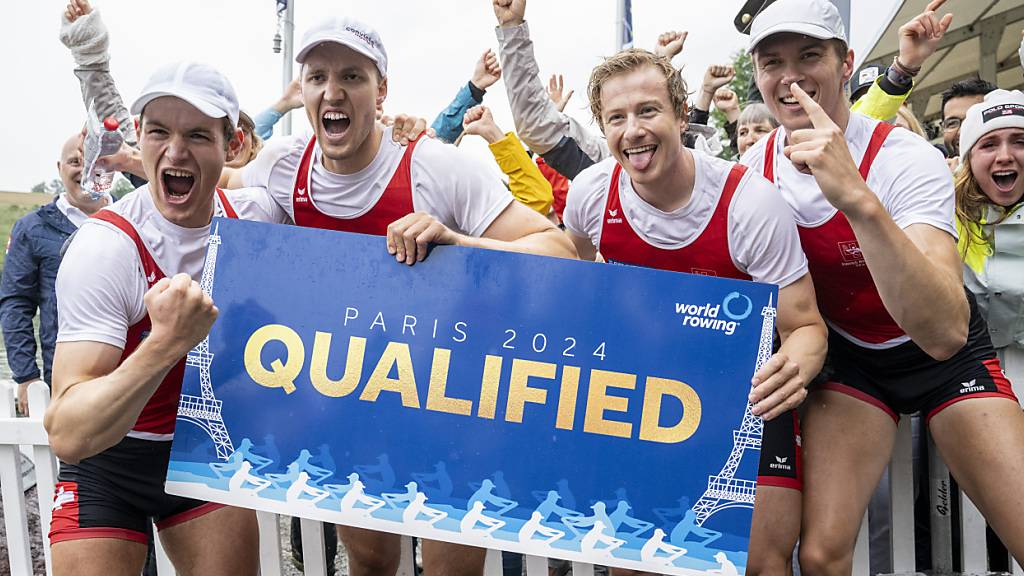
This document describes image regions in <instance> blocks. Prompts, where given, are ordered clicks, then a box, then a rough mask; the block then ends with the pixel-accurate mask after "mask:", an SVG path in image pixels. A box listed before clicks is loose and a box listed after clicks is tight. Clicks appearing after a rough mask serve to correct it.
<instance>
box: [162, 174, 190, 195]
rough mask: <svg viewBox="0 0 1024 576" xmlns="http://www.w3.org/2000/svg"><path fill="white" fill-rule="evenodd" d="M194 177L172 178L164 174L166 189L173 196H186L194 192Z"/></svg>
mask: <svg viewBox="0 0 1024 576" xmlns="http://www.w3.org/2000/svg"><path fill="white" fill-rule="evenodd" d="M194 181H195V177H194V176H171V175H170V174H164V189H165V190H167V193H168V194H171V195H172V196H184V195H186V194H188V193H189V191H190V190H192V183H193V182H194Z"/></svg>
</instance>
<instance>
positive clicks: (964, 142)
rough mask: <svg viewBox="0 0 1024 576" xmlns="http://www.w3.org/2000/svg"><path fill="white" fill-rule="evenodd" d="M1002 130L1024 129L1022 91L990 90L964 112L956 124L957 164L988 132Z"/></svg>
mask: <svg viewBox="0 0 1024 576" xmlns="http://www.w3.org/2000/svg"><path fill="white" fill-rule="evenodd" d="M1003 128H1022V129H1024V92H1021V91H1020V90H993V91H991V92H989V93H988V94H986V95H985V100H983V101H981V102H978V103H977V104H975V105H974V106H971V107H970V108H969V109H968V110H967V117H966V118H964V121H963V123H962V124H960V161H961V162H963V159H964V157H966V156H967V153H968V152H970V151H971V148H972V147H973V146H974V145H975V144H977V143H978V140H981V139H982V138H983V137H984V136H985V135H986V134H988V133H989V132H994V131H996V130H1001V129H1003Z"/></svg>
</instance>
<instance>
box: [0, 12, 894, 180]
mask: <svg viewBox="0 0 1024 576" xmlns="http://www.w3.org/2000/svg"><path fill="white" fill-rule="evenodd" d="M293 1H294V2H296V13H295V20H296V26H295V27H296V33H295V40H296V42H298V41H299V39H300V38H301V35H302V32H303V31H304V30H305V29H306V28H307V27H308V26H309V25H310V24H311V23H312V22H314V21H316V20H318V19H320V18H323V17H325V16H328V15H331V14H341V13H349V14H351V15H353V16H356V17H358V18H360V19H362V20H364V21H366V22H368V23H370V24H371V25H373V26H375V27H376V28H377V29H378V31H379V32H380V34H381V37H382V38H383V40H384V45H385V48H386V49H387V51H388V59H389V74H388V75H389V93H388V99H387V101H386V102H385V104H384V107H385V111H386V112H387V113H389V114H394V113H397V112H405V113H409V114H416V115H419V116H423V117H425V118H427V119H428V120H429V121H432V120H433V118H434V117H435V116H436V115H437V113H438V112H439V111H440V110H442V109H443V108H444V106H446V105H447V104H448V102H449V101H450V100H451V98H452V97H453V96H454V95H455V92H456V91H457V90H458V89H459V87H460V86H461V85H462V84H464V83H465V82H466V81H468V80H469V78H470V75H471V73H472V71H473V65H474V63H475V62H476V60H477V58H478V57H479V56H480V54H481V53H482V52H483V51H484V50H485V49H487V48H488V47H490V48H494V49H495V50H497V41H496V39H495V37H494V26H495V20H494V12H493V10H492V8H491V0H432V1H429V2H426V1H412V0H405V1H401V0H376V1H375V2H370V1H368V0H363V1H360V2H352V1H345V0H293ZM898 3H901V0H856V1H855V2H853V3H852V4H853V15H852V18H853V23H852V44H853V47H854V49H855V50H858V51H863V50H864V49H865V47H866V44H868V43H869V42H870V41H872V40H873V38H874V36H875V34H876V31H877V29H878V28H879V27H880V26H882V25H883V20H885V19H886V17H887V16H888V15H889V14H891V13H893V12H894V8H895V5H896V4H898ZM8 4H9V5H8V7H7V13H8V18H7V21H6V26H5V27H4V31H3V33H2V34H0V59H2V62H3V77H4V78H5V89H4V90H2V91H0V110H3V111H4V113H5V121H4V124H5V126H4V130H3V134H4V137H3V138H2V140H0V190H10V191H27V190H28V189H29V188H31V187H32V186H33V185H34V184H36V183H38V182H40V181H43V180H50V179H52V178H55V177H56V176H57V171H56V167H55V163H56V160H57V158H58V156H59V153H60V147H61V144H62V143H63V141H64V140H65V139H66V138H67V137H68V136H69V135H70V134H71V133H73V132H74V131H75V130H76V129H78V127H80V126H81V124H82V122H83V120H84V117H85V108H84V106H83V104H82V101H81V94H80V91H79V87H78V81H77V79H76V78H75V76H74V74H73V68H74V63H73V61H72V59H71V55H70V52H69V51H68V50H67V49H66V48H65V47H64V46H63V45H62V44H61V43H60V40H59V39H58V31H59V27H60V14H61V12H62V11H63V9H64V6H65V2H60V1H58V0H32V1H30V2H9V3H8ZM742 4H743V1H742V0H633V27H634V37H635V44H636V46H638V47H643V48H651V47H653V45H654V42H655V40H656V38H657V36H658V34H659V33H661V32H663V31H665V30H670V29H679V30H688V31H689V32H690V37H689V40H688V41H687V44H686V48H685V50H684V52H683V54H682V55H681V56H679V57H677V59H676V60H675V64H676V65H677V66H685V67H684V76H685V77H686V79H687V82H688V83H689V84H690V87H691V90H692V89H694V88H695V87H697V86H699V82H700V78H701V77H702V75H703V71H704V69H705V68H706V67H707V65H709V64H711V63H725V62H728V61H729V58H730V55H731V54H732V53H734V52H735V51H736V50H738V49H741V48H743V47H744V46H745V38H746V37H745V36H742V35H740V34H739V33H737V32H736V30H735V29H734V28H733V26H732V20H733V18H734V17H735V15H736V12H737V11H738V10H739V8H740V7H741V6H742ZM94 6H96V7H98V8H99V9H100V11H101V13H102V16H103V19H104V21H105V22H106V24H107V27H108V28H109V30H110V37H111V48H110V50H111V54H112V60H111V70H112V72H113V74H114V78H115V80H116V81H117V84H118V87H119V88H120V89H121V92H122V94H123V95H124V97H125V99H126V101H128V102H130V101H131V100H132V99H133V98H134V97H135V96H136V95H137V93H138V92H139V91H140V90H141V89H142V86H143V84H144V83H145V80H146V78H147V77H148V75H149V74H150V73H151V72H152V71H153V70H154V69H155V68H156V67H157V66H158V65H160V64H163V63H167V62H173V61H178V60H184V59H194V60H200V61H203V62H206V63H209V64H212V65H213V66H215V67H217V68H218V69H220V70H221V71H222V72H224V73H225V74H226V75H227V76H228V78H230V79H231V81H232V83H233V84H234V86H235V90H236V91H237V92H238V95H239V99H240V100H241V104H242V108H243V109H244V110H246V111H247V112H249V113H250V114H253V115H254V114H256V113H258V112H259V111H260V110H262V109H264V108H266V107H267V106H269V105H270V104H271V103H272V102H273V101H274V100H275V99H276V98H277V97H278V96H279V95H280V93H281V85H282V84H281V82H282V80H281V75H282V73H281V56H280V55H278V54H274V53H273V51H272V49H271V48H272V40H273V37H274V33H275V31H276V28H277V18H276V14H275V10H274V1H273V0H163V1H160V2H156V1H152V0H95V2H94ZM615 6H616V4H615V0H530V1H529V3H528V5H527V12H526V18H527V21H528V22H529V23H530V29H531V33H532V37H533V39H534V43H535V45H536V50H537V59H538V61H539V65H540V69H541V74H542V75H543V77H544V78H546V77H547V76H548V75H550V74H553V73H562V74H564V75H565V79H566V84H567V85H568V86H570V87H571V88H573V89H575V90H576V95H575V96H573V99H572V100H571V101H570V102H569V105H568V107H567V108H566V111H567V112H568V113H570V114H572V115H573V116H575V117H577V118H580V119H583V120H587V121H589V113H588V112H587V109H586V101H585V96H584V95H585V87H586V82H587V79H588V77H589V74H590V70H591V68H592V67H593V66H594V65H595V64H596V63H597V62H599V61H600V59H601V58H602V57H604V56H607V55H610V54H611V53H612V52H613V51H614V49H615V31H614V21H615ZM894 48H895V47H894ZM296 72H297V68H296ZM484 103H485V104H486V105H488V106H490V107H492V109H493V110H494V112H495V118H496V120H497V122H498V125H499V126H500V127H502V129H505V130H511V129H513V124H512V118H511V115H510V113H509V111H508V103H507V99H506V96H505V87H504V84H503V83H501V82H499V83H498V84H496V85H494V86H493V87H491V88H490V89H489V90H488V92H487V95H486V96H485V98H484ZM292 117H293V126H294V128H293V130H296V131H298V130H308V126H309V125H308V122H307V121H306V120H305V116H304V115H303V114H302V111H301V110H299V111H296V113H293V114H292ZM595 130H596V127H595ZM462 147H463V148H466V149H468V150H469V152H470V153H473V154H478V155H481V156H483V157H487V158H489V157H490V156H489V153H488V152H487V149H486V147H485V145H484V144H483V141H482V140H480V139H479V138H476V137H472V138H467V139H465V140H464V142H463V144H462Z"/></svg>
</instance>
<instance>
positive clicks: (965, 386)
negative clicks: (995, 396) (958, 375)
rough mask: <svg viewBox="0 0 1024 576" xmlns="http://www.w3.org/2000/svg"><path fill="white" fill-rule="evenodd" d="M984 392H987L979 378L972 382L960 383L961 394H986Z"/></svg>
mask: <svg viewBox="0 0 1024 576" xmlns="http://www.w3.org/2000/svg"><path fill="white" fill-rule="evenodd" d="M984 391H985V386H983V385H979V384H978V379H977V378H975V379H973V380H971V381H970V382H961V383H960V393H961V394H972V393H974V392H984Z"/></svg>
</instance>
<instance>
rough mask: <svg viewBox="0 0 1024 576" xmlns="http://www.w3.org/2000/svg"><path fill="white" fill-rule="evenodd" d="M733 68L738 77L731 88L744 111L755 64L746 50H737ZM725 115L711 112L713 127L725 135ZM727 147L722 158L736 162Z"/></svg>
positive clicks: (733, 57)
mask: <svg viewBox="0 0 1024 576" xmlns="http://www.w3.org/2000/svg"><path fill="white" fill-rule="evenodd" d="M732 67H733V69H734V70H736V77H735V78H733V79H732V81H731V82H729V88H730V89H731V90H732V91H733V92H735V93H736V96H737V98H738V99H739V101H740V109H741V110H742V109H743V107H744V106H746V104H747V95H748V93H749V92H750V86H751V83H752V80H753V78H754V63H753V60H751V58H750V54H747V51H746V50H743V49H740V50H737V51H736V52H735V53H734V54H733V55H732ZM725 124H726V120H725V114H723V113H722V112H721V111H719V110H718V109H717V108H715V109H714V110H712V111H711V125H712V126H714V127H715V128H718V129H719V130H721V131H722V133H724V130H725ZM724 144H725V146H724V148H723V150H722V154H721V156H722V158H725V159H726V160H735V159H736V152H735V151H734V150H733V149H732V148H731V147H729V146H728V142H725V143H724Z"/></svg>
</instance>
